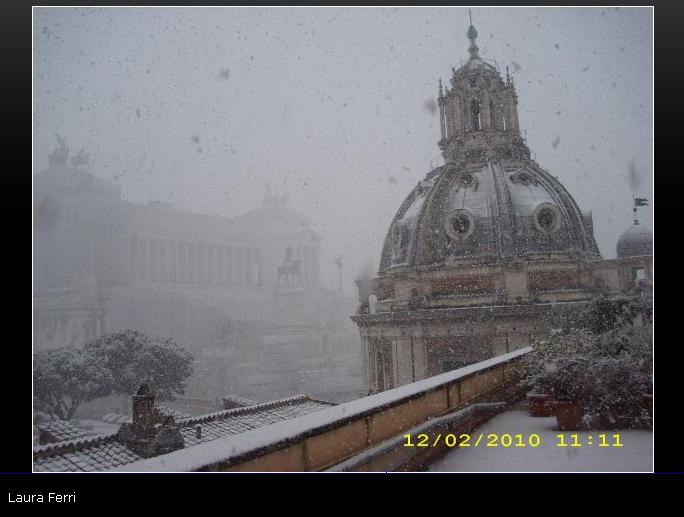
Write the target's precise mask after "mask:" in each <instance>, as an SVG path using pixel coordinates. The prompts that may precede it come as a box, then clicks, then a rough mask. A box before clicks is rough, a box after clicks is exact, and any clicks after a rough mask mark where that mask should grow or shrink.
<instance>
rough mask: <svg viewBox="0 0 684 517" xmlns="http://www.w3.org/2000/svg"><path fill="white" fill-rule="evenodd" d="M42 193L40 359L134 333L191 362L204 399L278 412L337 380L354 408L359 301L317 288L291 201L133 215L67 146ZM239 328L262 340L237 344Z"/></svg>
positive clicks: (306, 232)
mask: <svg viewBox="0 0 684 517" xmlns="http://www.w3.org/2000/svg"><path fill="white" fill-rule="evenodd" d="M33 183H34V241H33V267H34V269H33V287H34V299H33V302H34V303H33V311H34V349H35V350H40V349H45V348H51V347H57V346H65V345H81V344H82V343H83V342H85V341H87V340H88V339H91V338H93V337H96V336H99V335H101V334H103V333H107V332H111V331H115V330H120V329H126V328H131V329H136V330H140V331H142V332H145V333H147V334H149V335H153V336H169V337H173V338H174V339H176V341H177V342H178V343H179V344H181V345H183V346H185V347H187V348H188V349H190V351H191V352H192V353H193V356H194V357H195V359H196V361H197V362H196V365H195V370H196V372H195V378H194V379H191V382H190V383H189V392H190V394H191V396H194V397H196V398H209V399H211V398H214V397H216V396H218V395H225V394H226V392H225V391H223V390H224V389H225V390H228V389H234V390H235V391H236V393H238V394H242V395H245V396H254V397H259V398H261V399H272V398H274V397H277V396H280V395H282V396H288V395H291V394H293V393H299V390H301V389H305V388H307V387H309V386H311V385H312V384H313V386H314V387H313V389H314V390H318V391H317V393H318V394H320V395H321V396H325V395H326V394H327V393H326V392H325V391H324V384H325V383H324V382H322V381H320V379H319V382H317V383H311V382H309V383H307V382H305V381H304V380H306V379H308V378H310V377H311V376H315V375H317V374H316V373H315V372H321V373H320V376H323V377H326V376H327V377H333V378H335V379H336V380H337V382H333V383H331V384H333V385H334V395H335V397H336V398H340V397H341V398H342V399H345V398H346V399H348V398H354V397H355V396H356V395H357V392H358V391H359V390H358V385H360V376H361V373H360V354H359V338H358V334H357V333H356V331H355V329H354V325H353V323H352V322H350V321H349V320H348V318H347V316H346V315H347V314H348V313H349V310H350V309H349V308H350V307H351V306H353V304H354V300H353V299H345V298H344V297H342V296H340V295H339V294H338V293H335V292H333V291H331V290H328V289H325V288H323V287H322V286H321V284H320V243H321V236H320V235H319V234H318V233H317V232H316V231H314V230H313V228H312V224H311V223H310V221H309V219H308V218H307V217H306V216H304V215H303V214H300V213H298V212H296V211H294V210H292V209H291V208H290V207H289V206H288V203H287V199H286V198H285V197H284V196H278V195H275V194H273V193H271V192H270V190H269V191H267V193H266V195H265V198H264V200H263V202H262V204H261V206H259V207H257V208H255V209H253V210H251V211H249V212H247V213H245V214H243V215H240V216H237V217H232V218H228V217H218V216H212V215H204V214H196V213H188V212H183V211H180V210H177V209H175V208H174V207H172V206H170V205H167V204H164V203H156V202H155V203H152V202H151V203H148V204H146V205H143V204H135V203H131V202H129V201H127V200H125V199H124V198H123V196H122V191H121V187H120V186H119V185H117V184H115V183H112V182H109V181H106V180H104V179H101V178H99V177H98V176H97V175H95V174H92V173H91V172H90V170H89V165H88V163H87V160H86V159H83V155H82V154H80V155H77V156H75V157H72V158H71V160H69V150H68V148H67V147H66V145H65V144H64V142H63V141H60V145H59V147H58V148H57V149H56V150H55V151H54V152H53V153H52V154H51V155H50V165H49V168H48V169H47V170H45V171H42V172H39V173H37V174H35V175H34V181H33ZM235 322H240V324H244V325H247V326H248V327H249V328H250V329H251V330H252V331H253V332H252V334H253V335H254V336H256V337H255V338H254V339H252V340H251V341H250V342H249V343H246V342H242V341H239V342H231V343H228V342H227V341H226V328H227V327H229V326H230V325H232V324H234V323H235ZM275 356H278V357H281V358H284V359H283V361H282V363H278V364H275V363H273V361H270V362H269V361H268V360H266V359H265V358H269V357H275ZM279 364H280V365H282V366H283V367H282V368H280V367H279ZM283 368H285V369H286V370H287V371H284V370H283ZM357 370H358V374H357V373H356V371H357ZM312 372H313V373H312ZM308 373H311V375H308ZM238 374H239V379H238V378H237V377H238ZM221 376H224V377H226V378H225V379H223V381H225V385H221V383H219V381H221V380H222V379H221ZM302 379H304V380H302ZM269 386H270V387H271V388H272V389H271V390H270V391H269V389H268V387H269ZM322 390H323V391H322Z"/></svg>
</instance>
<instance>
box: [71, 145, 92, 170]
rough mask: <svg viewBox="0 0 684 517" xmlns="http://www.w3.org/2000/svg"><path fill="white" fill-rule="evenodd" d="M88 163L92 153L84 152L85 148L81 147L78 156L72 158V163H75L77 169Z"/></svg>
mask: <svg viewBox="0 0 684 517" xmlns="http://www.w3.org/2000/svg"><path fill="white" fill-rule="evenodd" d="M88 164H90V154H89V153H85V152H83V149H81V150H80V151H79V152H78V154H77V155H76V156H74V157H73V158H71V165H73V166H74V168H75V169H80V168H81V167H84V168H85V167H87V166H88Z"/></svg>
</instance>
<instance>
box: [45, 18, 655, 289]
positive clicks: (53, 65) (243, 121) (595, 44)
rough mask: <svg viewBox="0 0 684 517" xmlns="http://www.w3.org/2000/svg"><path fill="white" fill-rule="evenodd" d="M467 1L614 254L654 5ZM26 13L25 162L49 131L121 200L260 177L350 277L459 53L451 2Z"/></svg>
mask: <svg viewBox="0 0 684 517" xmlns="http://www.w3.org/2000/svg"><path fill="white" fill-rule="evenodd" d="M472 14H473V24H474V25H475V26H476V27H477V29H478V32H479V37H478V40H477V43H478V46H479V47H480V55H481V56H482V57H483V58H484V59H486V60H489V61H496V63H497V64H498V66H499V67H500V69H501V70H504V69H505V67H506V66H509V67H510V72H511V74H512V75H513V77H514V80H515V82H516V89H517V93H518V98H519V114H520V127H521V130H522V131H523V132H524V134H525V135H526V139H527V142H528V145H529V147H530V149H531V150H532V152H533V157H534V158H535V159H536V161H537V162H539V163H540V164H541V165H542V166H543V167H544V168H546V169H547V170H549V171H550V172H551V173H552V174H553V175H555V176H557V177H558V178H559V179H560V181H561V182H562V183H563V184H564V185H565V187H566V188H567V189H568V190H569V191H570V193H571V194H572V195H573V196H574V198H575V200H576V201H577V202H578V204H579V205H580V208H582V209H583V210H592V212H593V219H594V232H595V236H596V240H597V243H598V245H599V248H600V250H601V254H602V255H603V257H604V258H612V257H615V245H616V242H617V239H618V237H619V235H620V234H621V233H622V232H623V231H624V230H625V229H626V228H627V227H628V226H630V225H631V221H632V206H633V202H632V196H633V194H635V195H636V196H637V197H645V198H648V199H649V200H652V181H653V180H652V153H653V146H652V117H653V112H652V106H653V102H652V97H653V87H652V85H653V82H652V69H653V57H652V54H653V46H652V10H651V9H648V8H582V9H577V8H543V9H542V8H515V9H502V8H477V9H475V10H474V11H473V13H472ZM33 23H34V33H33V38H34V41H33V42H34V57H33V75H34V95H33V104H34V105H33V108H34V141H33V157H34V163H33V171H34V173H37V172H40V171H42V170H44V169H45V168H47V156H48V154H49V152H50V151H51V150H52V149H53V148H54V147H55V145H56V144H55V134H59V135H62V136H63V137H65V139H66V141H67V145H69V147H70V148H71V149H72V150H73V151H74V152H75V151H77V150H78V149H80V148H83V149H84V150H85V152H87V153H89V154H90V157H91V168H90V170H91V172H92V173H93V174H95V175H97V176H100V177H102V178H104V179H107V180H112V181H115V182H116V183H118V184H120V185H121V186H122V187H123V193H124V197H125V198H126V199H128V200H130V201H133V202H143V203H144V202H147V201H148V200H157V201H163V202H167V203H172V204H173V205H175V206H176V207H177V208H179V209H181V210H186V211H192V212H198V213H206V214H217V215H225V216H236V215H239V214H242V213H244V212H246V211H248V210H250V209H251V208H253V207H255V206H257V205H258V204H259V203H260V202H261V200H262V198H263V196H264V190H265V185H266V184H268V185H270V186H271V187H272V189H273V190H274V191H275V192H277V193H282V194H287V195H289V199H290V203H291V206H293V207H295V208H296V209H297V210H298V211H299V212H302V213H304V214H306V215H307V216H309V217H310V218H311V219H312V225H313V227H314V229H315V230H316V231H318V232H319V233H320V234H322V236H323V239H324V240H323V242H322V246H321V248H322V255H321V281H322V283H323V285H325V286H327V287H333V286H334V285H335V282H336V275H337V269H336V267H335V264H334V260H335V258H336V257H338V256H341V257H342V262H343V264H344V269H343V274H344V289H345V291H346V292H347V293H352V292H353V291H354V290H355V287H354V285H353V280H354V278H355V276H356V275H357V274H358V273H359V271H361V270H362V269H363V268H364V266H365V265H367V264H368V263H371V264H372V267H373V269H374V270H377V266H378V261H379V257H380V251H381V247H382V242H383V239H384V238H385V234H386V231H387V228H388V226H389V223H390V221H391V220H392V217H393V216H394V213H395V212H396V210H397V209H398V207H399V205H400V204H401V202H402V201H403V199H404V198H405V196H406V195H407V194H408V192H409V191H410V189H411V188H412V187H413V186H415V184H416V183H417V182H418V181H419V180H421V179H423V177H424V175H425V174H426V173H427V172H428V171H429V170H430V169H431V166H432V167H434V166H436V165H437V164H438V163H439V164H441V163H442V159H441V156H440V153H439V149H438V147H437V145H436V142H437V140H438V139H439V119H438V110H436V97H437V88H438V80H439V78H440V77H441V78H442V79H443V81H444V80H446V79H447V78H448V77H450V75H451V67H452V66H456V67H458V66H459V65H460V63H461V62H462V61H465V59H466V58H467V56H468V53H467V47H468V40H467V38H466V30H467V28H468V25H469V21H468V12H467V10H466V9H462V8H430V9H428V8H383V9H379V8H344V9H341V8H339V9H338V8H316V9H314V8H268V9H267V8H262V9H252V8H201V9H200V8H97V9H86V8H78V9H72V8H35V9H34V22H33ZM650 204H651V206H649V207H647V208H642V209H640V212H639V214H638V217H639V219H640V221H641V223H642V224H644V225H646V226H648V227H652V212H651V209H652V202H651V203H650Z"/></svg>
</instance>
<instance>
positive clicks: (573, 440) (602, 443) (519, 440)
mask: <svg viewBox="0 0 684 517" xmlns="http://www.w3.org/2000/svg"><path fill="white" fill-rule="evenodd" d="M541 444H542V439H541V436H539V435H538V434H536V433H531V434H522V433H518V434H511V433H501V434H500V433H488V434H486V433H478V434H467V433H462V434H456V433H447V434H442V433H439V434H433V435H429V434H427V433H421V434H416V435H413V434H405V435H404V447H440V446H442V447H443V446H446V447H449V448H451V447H461V448H465V447H503V448H504V449H507V448H510V447H532V448H533V449H534V448H536V447H539V446H540V445H541ZM555 446H556V447H623V446H624V445H623V443H622V439H621V437H620V433H614V434H608V433H598V434H586V433H583V434H579V433H561V434H557V435H556V440H555Z"/></svg>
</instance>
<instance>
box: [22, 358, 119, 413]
mask: <svg viewBox="0 0 684 517" xmlns="http://www.w3.org/2000/svg"><path fill="white" fill-rule="evenodd" d="M112 385H113V378H112V375H111V372H110V371H109V370H108V369H107V368H106V367H105V365H103V364H102V363H101V361H99V360H98V358H97V357H95V355H93V354H92V353H89V352H87V351H84V350H82V349H79V348H74V347H62V348H57V349H53V350H41V351H39V352H36V354H35V356H34V361H33V396H34V400H35V409H37V410H38V411H44V412H46V413H48V414H49V415H50V416H52V417H53V418H55V417H56V418H60V419H62V420H69V419H70V418H72V417H73V416H74V414H75V413H76V410H77V409H78V407H79V405H80V404H81V403H82V402H88V401H90V400H93V399H96V398H99V397H104V396H107V395H108V394H109V393H111V390H112Z"/></svg>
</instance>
